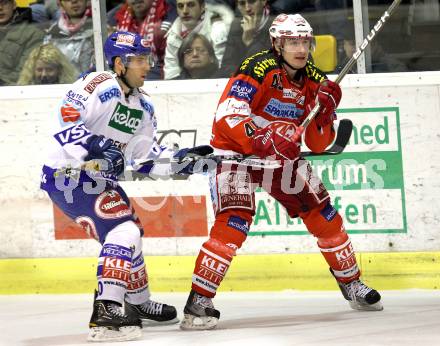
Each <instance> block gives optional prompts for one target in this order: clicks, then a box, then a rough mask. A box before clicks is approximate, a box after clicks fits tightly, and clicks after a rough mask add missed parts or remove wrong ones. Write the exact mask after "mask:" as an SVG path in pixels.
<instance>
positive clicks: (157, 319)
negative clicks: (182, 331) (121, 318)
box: [125, 300, 179, 326]
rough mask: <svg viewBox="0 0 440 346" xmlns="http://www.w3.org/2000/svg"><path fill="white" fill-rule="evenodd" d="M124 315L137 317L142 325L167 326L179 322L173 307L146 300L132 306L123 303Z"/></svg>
mask: <svg viewBox="0 0 440 346" xmlns="http://www.w3.org/2000/svg"><path fill="white" fill-rule="evenodd" d="M125 313H126V314H127V315H133V316H138V317H139V318H140V319H141V320H142V324H143V325H145V326H146V325H168V324H174V323H177V322H179V319H178V318H177V311H176V308H175V307H174V306H171V305H167V304H162V303H158V302H155V301H153V300H148V301H146V302H145V303H143V304H139V305H134V304H130V303H127V302H125Z"/></svg>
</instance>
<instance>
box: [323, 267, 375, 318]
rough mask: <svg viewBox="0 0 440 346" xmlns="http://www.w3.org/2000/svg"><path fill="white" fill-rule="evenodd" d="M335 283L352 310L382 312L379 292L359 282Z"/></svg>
mask: <svg viewBox="0 0 440 346" xmlns="http://www.w3.org/2000/svg"><path fill="white" fill-rule="evenodd" d="M330 271H331V270H330ZM332 274H333V272H332ZM336 282H337V283H338V286H339V288H340V290H341V292H342V295H343V296H344V298H345V299H346V300H348V303H349V304H350V307H351V308H352V309H354V310H365V311H381V310H383V306H382V303H381V301H380V298H381V297H380V294H379V292H377V291H376V290H375V289H373V288H370V287H368V286H367V285H365V284H364V283H363V282H362V281H361V280H359V279H358V280H353V281H352V282H349V283H346V284H345V283H343V282H339V281H337V280H336Z"/></svg>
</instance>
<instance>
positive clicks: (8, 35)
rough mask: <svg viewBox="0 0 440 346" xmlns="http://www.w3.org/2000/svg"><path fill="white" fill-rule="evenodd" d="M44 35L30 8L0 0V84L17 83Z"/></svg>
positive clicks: (13, 1)
mask: <svg viewBox="0 0 440 346" xmlns="http://www.w3.org/2000/svg"><path fill="white" fill-rule="evenodd" d="M43 37H44V32H42V31H41V30H40V29H38V28H37V27H36V25H35V24H33V23H32V11H31V9H30V8H21V7H17V5H16V3H15V0H0V85H15V84H16V83H17V80H18V75H19V74H20V71H21V69H22V68H23V65H24V61H25V60H26V58H27V57H28V55H29V53H30V52H31V50H32V49H33V48H34V47H36V46H37V45H38V44H41V42H42V41H43Z"/></svg>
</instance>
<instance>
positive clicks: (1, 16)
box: [0, 0, 16, 25]
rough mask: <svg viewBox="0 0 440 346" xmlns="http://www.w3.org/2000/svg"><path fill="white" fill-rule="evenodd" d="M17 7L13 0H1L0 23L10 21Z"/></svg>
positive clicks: (3, 23)
mask: <svg viewBox="0 0 440 346" xmlns="http://www.w3.org/2000/svg"><path fill="white" fill-rule="evenodd" d="M15 7H16V6H15V2H14V1H12V0H0V25H5V24H7V23H9V21H10V20H11V18H12V15H13V14H14V10H15Z"/></svg>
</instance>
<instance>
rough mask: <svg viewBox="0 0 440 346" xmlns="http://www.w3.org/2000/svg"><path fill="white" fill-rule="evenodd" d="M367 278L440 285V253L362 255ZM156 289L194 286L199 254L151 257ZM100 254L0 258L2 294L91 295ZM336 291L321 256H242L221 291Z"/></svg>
mask: <svg viewBox="0 0 440 346" xmlns="http://www.w3.org/2000/svg"><path fill="white" fill-rule="evenodd" d="M357 258H358V262H359V265H360V267H361V269H362V271H363V280H364V281H365V282H366V283H367V284H370V285H372V286H374V287H375V288H377V289H381V290H383V289H411V288H418V289H440V252H405V253H360V254H358V255H357ZM146 261H147V266H148V273H149V277H150V286H151V288H152V291H154V292H185V291H188V290H189V289H190V285H191V274H192V271H193V267H194V262H195V256H150V257H147V258H146ZM96 263H97V259H96V258H39V259H3V260H0V294H53V293H60V294H61V293H89V292H91V291H93V289H94V287H95V286H96V278H95V274H96ZM285 289H293V290H335V289H337V286H336V284H335V281H334V280H333V279H332V277H331V276H330V274H329V272H328V269H327V265H326V263H325V261H324V259H323V257H322V256H321V255H320V254H291V255H285V254H282V255H241V256H237V257H236V258H235V259H234V261H233V264H232V266H231V268H230V270H229V272H228V275H227V277H226V279H225V280H224V281H223V283H222V285H221V288H220V291H277V290H285Z"/></svg>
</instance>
